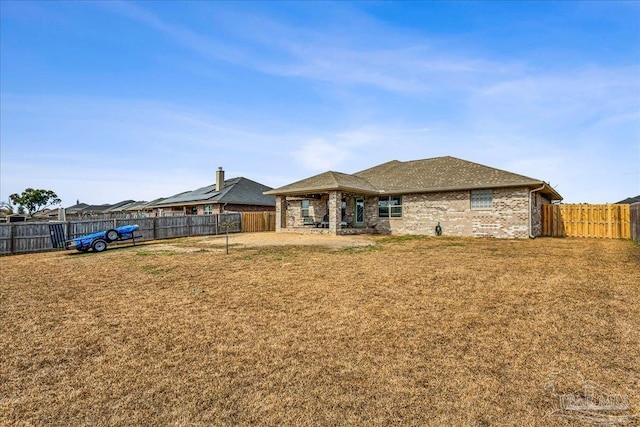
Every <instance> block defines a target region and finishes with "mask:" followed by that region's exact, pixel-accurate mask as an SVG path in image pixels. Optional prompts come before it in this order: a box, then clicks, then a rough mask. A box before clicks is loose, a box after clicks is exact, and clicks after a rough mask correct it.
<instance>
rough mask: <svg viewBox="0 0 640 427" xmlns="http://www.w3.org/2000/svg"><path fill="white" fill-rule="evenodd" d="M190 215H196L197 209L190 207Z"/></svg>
mask: <svg viewBox="0 0 640 427" xmlns="http://www.w3.org/2000/svg"><path fill="white" fill-rule="evenodd" d="M191 215H198V207H197V206H191Z"/></svg>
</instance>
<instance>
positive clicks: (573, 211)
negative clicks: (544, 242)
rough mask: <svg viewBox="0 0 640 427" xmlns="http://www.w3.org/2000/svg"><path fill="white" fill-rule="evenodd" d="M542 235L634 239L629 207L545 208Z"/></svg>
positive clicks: (570, 206) (558, 206) (619, 205)
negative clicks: (632, 237)
mask: <svg viewBox="0 0 640 427" xmlns="http://www.w3.org/2000/svg"><path fill="white" fill-rule="evenodd" d="M542 235H543V236H551V237H598V238H606V239H628V238H630V237H631V220H630V214H629V205H625V204H610V205H589V204H575V205H571V204H567V205H564V204H560V205H544V206H543V207H542Z"/></svg>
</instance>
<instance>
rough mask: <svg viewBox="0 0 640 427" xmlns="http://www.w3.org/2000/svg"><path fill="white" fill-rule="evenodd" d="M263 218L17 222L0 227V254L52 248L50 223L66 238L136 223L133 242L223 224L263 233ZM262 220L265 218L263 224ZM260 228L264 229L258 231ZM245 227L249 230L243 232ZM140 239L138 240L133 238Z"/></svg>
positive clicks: (202, 232)
mask: <svg viewBox="0 0 640 427" xmlns="http://www.w3.org/2000/svg"><path fill="white" fill-rule="evenodd" d="M268 213H269V214H273V218H272V219H271V217H270V216H267V217H265V216H263V215H262V214H263V213H262V212H255V213H252V215H254V216H255V218H262V221H263V222H262V225H260V222H259V221H258V220H257V219H255V218H253V217H252V216H248V217H247V220H251V221H253V223H254V224H253V225H250V226H249V227H245V224H244V218H245V217H244V215H246V214H242V213H238V212H233V213H226V214H217V215H183V216H172V217H156V218H135V219H102V220H94V221H68V222H55V223H54V222H20V223H12V224H0V255H8V254H19V253H29V252H42V251H48V250H53V249H55V248H54V247H53V243H52V240H53V239H52V232H53V231H52V229H51V227H50V225H51V224H62V225H63V228H64V234H65V236H66V238H67V239H72V238H74V237H78V236H83V235H85V234H90V233H95V232H98V231H105V230H108V229H110V228H115V227H119V226H121V225H128V224H137V225H138V227H139V228H138V230H137V231H136V232H135V235H136V241H145V240H156V239H171V238H175V237H189V236H207V235H216V234H223V233H226V231H227V229H226V227H225V225H226V224H229V225H230V227H229V233H239V232H241V231H266V227H267V226H269V227H270V225H269V224H271V223H273V229H274V230H275V212H268ZM264 218H267V219H268V221H266V220H265V219H264ZM260 227H262V228H263V229H264V230H262V229H259V228H260ZM245 228H249V229H245ZM137 236H140V238H137Z"/></svg>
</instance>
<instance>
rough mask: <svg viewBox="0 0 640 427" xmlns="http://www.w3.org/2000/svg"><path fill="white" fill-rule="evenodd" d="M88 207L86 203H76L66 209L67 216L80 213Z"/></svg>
mask: <svg viewBox="0 0 640 427" xmlns="http://www.w3.org/2000/svg"><path fill="white" fill-rule="evenodd" d="M88 207H89V205H88V204H86V203H76V204H75V205H72V206H69V207H68V208H66V211H67V213H68V214H73V213H78V212H82V211H83V210H84V209H86V208H88Z"/></svg>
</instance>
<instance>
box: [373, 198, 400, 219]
mask: <svg viewBox="0 0 640 427" xmlns="http://www.w3.org/2000/svg"><path fill="white" fill-rule="evenodd" d="M378 216H379V217H380V218H389V217H391V218H399V217H401V216H402V196H388V197H379V198H378Z"/></svg>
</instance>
